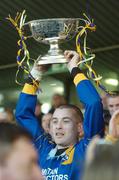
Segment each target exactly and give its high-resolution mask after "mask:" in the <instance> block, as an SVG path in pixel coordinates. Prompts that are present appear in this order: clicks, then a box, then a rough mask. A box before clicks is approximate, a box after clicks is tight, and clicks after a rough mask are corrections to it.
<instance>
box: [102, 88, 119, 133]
mask: <svg viewBox="0 0 119 180" xmlns="http://www.w3.org/2000/svg"><path fill="white" fill-rule="evenodd" d="M103 99H104V98H103ZM105 104H106V108H104V113H103V114H104V121H105V134H108V132H109V122H110V119H111V117H112V115H113V114H114V112H115V111H117V110H119V92H118V91H112V94H110V95H108V96H105Z"/></svg>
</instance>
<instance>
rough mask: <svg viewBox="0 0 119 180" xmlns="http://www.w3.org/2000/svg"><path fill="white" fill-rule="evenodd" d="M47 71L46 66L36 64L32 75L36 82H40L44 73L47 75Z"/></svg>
mask: <svg viewBox="0 0 119 180" xmlns="http://www.w3.org/2000/svg"><path fill="white" fill-rule="evenodd" d="M46 71H47V66H46V65H39V64H38V63H37V62H35V63H34V66H33V68H32V70H31V72H30V73H31V75H32V76H33V78H34V79H35V80H36V81H40V80H41V78H42V75H43V73H45V72H46Z"/></svg>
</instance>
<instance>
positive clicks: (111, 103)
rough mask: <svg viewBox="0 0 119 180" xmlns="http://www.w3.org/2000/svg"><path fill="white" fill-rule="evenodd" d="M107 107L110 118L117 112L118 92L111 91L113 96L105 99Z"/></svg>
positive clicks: (118, 105)
mask: <svg viewBox="0 0 119 180" xmlns="http://www.w3.org/2000/svg"><path fill="white" fill-rule="evenodd" d="M107 107H108V110H109V112H110V115H111V116H112V115H113V113H114V112H115V111H116V110H119V92H118V91H113V94H112V95H109V96H108V97H107Z"/></svg>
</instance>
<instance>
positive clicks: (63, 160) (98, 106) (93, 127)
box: [16, 68, 104, 180]
mask: <svg viewBox="0 0 119 180" xmlns="http://www.w3.org/2000/svg"><path fill="white" fill-rule="evenodd" d="M72 76H73V78H74V83H75V85H76V89H77V94H78V96H79V99H80V101H81V102H83V104H84V106H85V114H84V121H83V127H84V137H83V138H82V139H81V140H80V141H78V142H77V143H76V144H75V145H73V146H71V147H69V148H68V149H67V150H66V151H65V152H63V153H62V154H61V155H59V156H55V154H56V151H57V147H56V144H54V143H51V142H49V141H48V139H47V137H46V136H45V135H44V132H43V130H42V128H41V127H40V126H39V124H38V121H37V118H36V117H35V115H34V112H35V106H36V102H37V96H36V90H37V88H36V87H35V85H30V84H25V86H24V88H23V91H22V93H21V95H20V98H19V101H18V105H17V108H16V119H17V122H18V123H19V124H20V125H21V126H23V127H25V128H26V129H27V130H28V131H29V132H30V133H31V134H32V136H33V138H34V144H35V147H36V148H37V151H38V154H39V165H40V168H41V169H42V174H43V175H44V176H45V177H46V179H47V180H59V179H60V180H79V179H80V176H81V168H82V164H83V161H84V157H85V150H86V148H87V145H88V143H89V141H90V139H91V138H92V137H93V136H94V135H96V134H100V136H103V133H104V121H103V108H102V103H101V99H100V97H99V95H98V93H97V91H96V90H95V88H94V87H93V85H92V84H91V82H90V81H89V80H88V79H87V78H86V77H85V75H84V74H83V73H82V72H80V71H79V70H77V69H76V68H74V69H73V71H72Z"/></svg>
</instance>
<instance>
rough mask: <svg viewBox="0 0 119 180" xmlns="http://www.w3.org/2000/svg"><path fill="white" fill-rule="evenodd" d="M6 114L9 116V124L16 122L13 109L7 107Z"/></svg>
mask: <svg viewBox="0 0 119 180" xmlns="http://www.w3.org/2000/svg"><path fill="white" fill-rule="evenodd" d="M5 113H6V115H7V120H8V122H15V117H14V113H13V109H11V108H9V107H6V108H5Z"/></svg>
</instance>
